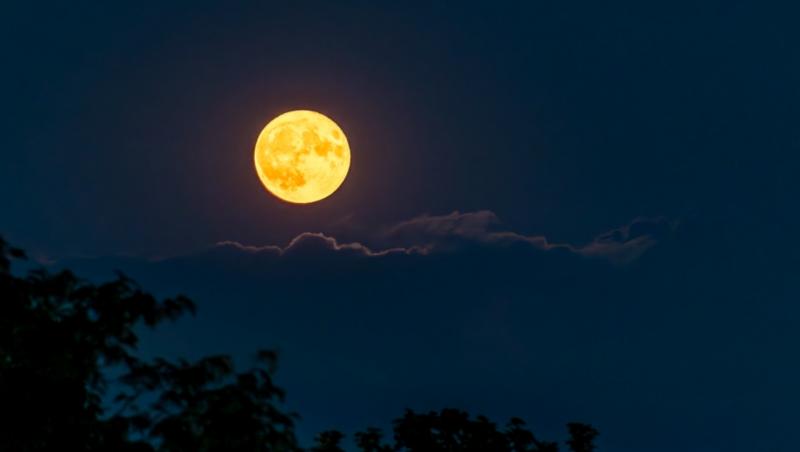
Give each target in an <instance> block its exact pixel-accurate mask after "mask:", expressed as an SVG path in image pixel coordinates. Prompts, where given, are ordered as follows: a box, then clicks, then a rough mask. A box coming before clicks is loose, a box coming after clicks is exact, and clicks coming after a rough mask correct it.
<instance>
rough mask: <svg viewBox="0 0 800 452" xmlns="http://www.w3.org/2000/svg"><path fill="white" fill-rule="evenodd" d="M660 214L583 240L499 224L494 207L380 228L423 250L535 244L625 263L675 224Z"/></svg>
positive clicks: (398, 243) (399, 242) (393, 238)
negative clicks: (580, 242) (554, 240)
mask: <svg viewBox="0 0 800 452" xmlns="http://www.w3.org/2000/svg"><path fill="white" fill-rule="evenodd" d="M674 227H675V224H674V223H669V222H667V221H666V220H664V219H663V218H655V219H648V218H637V219H636V220H634V221H633V222H632V223H631V224H629V225H625V226H623V227H620V228H617V229H614V230H612V231H609V232H606V233H603V234H601V235H599V236H597V238H595V239H594V240H593V241H592V242H590V243H588V244H585V245H574V244H569V243H551V242H549V241H548V240H547V238H546V237H544V236H536V235H524V234H520V233H517V232H514V231H509V230H506V229H503V227H502V222H501V221H500V220H499V218H498V217H497V215H495V214H494V212H491V211H488V210H481V211H477V212H467V213H460V212H458V211H454V212H452V213H450V214H447V215H439V216H430V215H423V216H420V217H417V218H413V219H411V220H408V221H404V222H401V223H398V224H397V225H394V226H392V227H390V228H387V229H386V230H384V231H383V232H382V233H381V238H382V239H383V240H384V241H385V242H386V243H393V244H395V245H396V246H413V247H416V248H417V249H423V250H426V251H427V252H443V251H455V250H458V249H461V248H463V247H464V246H469V245H470V244H471V245H483V246H488V247H513V246H519V245H522V246H529V247H531V248H533V249H536V250H541V251H551V250H562V251H567V252H570V253H574V254H577V255H581V256H585V257H593V258H605V259H608V260H610V261H613V262H616V263H628V262H631V261H633V260H635V259H636V258H638V257H640V256H641V255H642V254H644V253H645V252H646V251H647V250H648V249H650V248H651V247H652V246H654V245H655V244H656V243H657V242H658V241H659V240H661V239H663V238H665V237H666V236H667V234H668V232H669V231H670V230H672V229H674Z"/></svg>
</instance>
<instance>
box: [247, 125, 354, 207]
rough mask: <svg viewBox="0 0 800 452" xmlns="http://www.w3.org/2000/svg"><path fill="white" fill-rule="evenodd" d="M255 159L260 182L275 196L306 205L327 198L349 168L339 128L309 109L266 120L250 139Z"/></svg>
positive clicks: (348, 147)
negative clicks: (255, 135) (258, 132)
mask: <svg viewBox="0 0 800 452" xmlns="http://www.w3.org/2000/svg"><path fill="white" fill-rule="evenodd" d="M255 164H256V172H258V177H259V178H260V179H261V183H263V184H264V187H266V188H267V190H268V191H269V192H270V193H272V194H273V195H275V196H277V197H278V198H280V199H282V200H284V201H288V202H291V203H297V204H308V203H312V202H316V201H319V200H321V199H324V198H327V197H328V196H330V195H331V194H333V192H335V191H336V189H338V188H339V186H340V185H342V182H344V179H345V177H346V176H347V171H348V170H349V169H350V146H349V145H348V144H347V137H345V135H344V132H342V129H341V128H340V127H339V126H338V125H337V124H336V123H335V122H333V120H331V119H330V118H328V117H327V116H325V115H323V114H321V113H317V112H315V111H309V110H295V111H290V112H287V113H284V114H282V115H280V116H278V117H276V118H275V119H273V120H272V121H270V122H269V123H268V124H267V125H266V126H265V127H264V130H262V131H261V134H260V135H259V136H258V140H257V141H256V149H255Z"/></svg>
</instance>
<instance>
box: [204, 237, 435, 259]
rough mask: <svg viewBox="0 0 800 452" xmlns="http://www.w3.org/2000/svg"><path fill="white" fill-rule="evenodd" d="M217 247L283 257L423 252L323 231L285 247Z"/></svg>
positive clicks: (229, 244)
mask: <svg viewBox="0 0 800 452" xmlns="http://www.w3.org/2000/svg"><path fill="white" fill-rule="evenodd" d="M216 247H219V248H233V249H237V250H239V251H244V252H246V253H254V254H272V255H275V256H282V257H303V256H305V257H308V256H315V255H319V254H325V253H341V254H343V255H349V256H360V257H379V256H387V255H390V254H411V253H417V252H422V250H419V249H417V248H416V247H409V248H402V247H396V248H387V249H383V250H380V251H373V250H371V249H370V248H369V247H367V246H366V245H363V244H361V243H358V242H352V243H339V242H338V241H337V240H336V239H335V238H334V237H330V236H327V235H325V234H323V233H321V232H304V233H302V234H300V235H298V236H297V237H295V238H293V239H292V240H291V241H290V242H289V244H288V245H286V246H285V247H283V248H281V247H279V246H275V245H267V246H250V245H243V244H241V243H239V242H236V241H232V240H226V241H222V242H217V244H216Z"/></svg>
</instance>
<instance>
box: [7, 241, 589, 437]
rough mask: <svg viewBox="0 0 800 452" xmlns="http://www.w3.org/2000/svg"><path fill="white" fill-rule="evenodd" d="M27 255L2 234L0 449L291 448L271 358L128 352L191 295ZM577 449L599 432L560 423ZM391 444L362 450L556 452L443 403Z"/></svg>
mask: <svg viewBox="0 0 800 452" xmlns="http://www.w3.org/2000/svg"><path fill="white" fill-rule="evenodd" d="M21 259H25V255H24V253H23V252H22V251H21V250H19V249H16V248H12V247H10V246H8V244H7V243H6V242H5V241H3V240H2V238H0V418H1V419H3V420H4V422H0V450H2V451H6V450H8V451H19V452H28V451H37V452H38V451H50V450H74V451H84V452H95V451H119V452H154V451H160V452H259V451H274V452H283V451H287V452H293V451H301V450H302V449H301V448H300V446H299V445H298V441H297V439H296V437H295V433H294V423H295V420H296V418H297V416H296V415H295V414H292V413H287V412H285V411H284V409H283V408H282V402H283V399H284V392H283V390H282V389H281V388H279V387H277V386H276V385H275V384H274V382H273V375H274V372H275V363H276V359H277V357H276V355H275V353H274V352H271V351H266V350H265V351H260V352H258V354H257V356H256V359H255V363H254V366H253V367H252V368H250V369H248V370H245V371H243V372H240V371H236V369H235V367H234V363H233V362H232V360H231V358H230V357H228V356H224V355H219V356H209V357H205V358H202V359H199V360H197V361H195V362H189V361H186V360H178V361H174V362H173V361H169V360H166V359H160V358H159V359H154V360H151V361H145V360H143V359H141V358H140V357H138V356H137V355H136V348H137V344H138V337H137V334H136V329H137V328H139V327H141V326H147V327H156V326H158V325H161V324H163V323H164V322H166V321H171V320H175V319H177V318H179V317H180V316H182V315H185V314H194V311H195V305H194V304H193V303H192V301H191V300H189V299H187V298H185V297H182V296H178V297H174V298H167V299H164V300H157V299H156V298H155V297H153V296H152V295H150V294H148V293H146V292H144V291H143V290H142V289H141V288H140V287H139V286H138V285H136V283H134V282H133V281H132V280H130V279H129V278H127V277H126V276H124V275H123V274H118V275H117V278H116V279H115V280H113V281H111V282H107V283H103V284H99V285H95V284H92V283H89V282H87V281H84V280H81V279H79V278H77V277H76V276H75V275H74V274H72V273H71V272H69V271H60V272H55V273H53V272H49V271H47V270H45V269H35V270H31V271H29V272H28V273H27V274H26V275H24V276H18V275H16V274H14V273H13V272H12V262H13V261H14V260H21ZM568 430H569V433H570V439H569V440H568V441H567V445H568V446H569V447H570V450H572V451H573V452H592V451H594V450H595V446H594V440H595V438H596V436H597V434H598V433H597V430H595V429H594V428H593V427H591V426H588V425H585V424H579V423H570V424H568ZM393 433H394V435H393V442H391V443H386V442H384V440H383V433H382V432H381V431H380V430H379V429H376V428H369V429H367V430H365V431H363V432H358V433H356V434H355V435H354V439H355V446H356V447H357V448H358V450H360V451H362V452H389V451H398V452H402V451H405V452H437V451H448V452H555V451H557V450H558V445H557V444H556V443H550V442H542V441H539V440H537V438H536V437H535V436H534V435H533V434H532V433H531V432H530V431H529V430H527V428H526V427H525V423H524V422H523V421H522V420H521V419H518V418H512V419H511V421H510V422H509V423H508V424H507V426H506V427H505V428H503V429H498V427H497V425H496V424H495V423H493V422H491V421H490V420H489V419H487V418H485V417H482V416H478V417H476V418H473V417H471V416H470V415H469V414H468V413H466V412H463V411H459V410H454V409H444V410H441V411H439V412H430V413H415V412H413V411H410V410H409V411H406V413H405V414H404V415H403V416H402V417H400V418H398V419H397V420H395V421H394V426H393ZM343 439H344V435H343V434H342V433H341V432H338V431H335V430H330V431H325V432H322V433H320V434H319V435H317V438H316V445H315V446H314V447H313V448H312V449H311V451H313V452H340V451H343V450H344V449H343V448H342V442H343Z"/></svg>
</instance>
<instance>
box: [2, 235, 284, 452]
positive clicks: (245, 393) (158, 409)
mask: <svg viewBox="0 0 800 452" xmlns="http://www.w3.org/2000/svg"><path fill="white" fill-rule="evenodd" d="M22 258H24V254H23V253H22V252H21V251H20V250H17V249H14V248H10V247H9V246H8V245H7V244H6V242H5V241H2V240H1V239H0V294H1V295H2V296H1V297H0V299H1V300H2V302H0V401H2V403H0V417H2V419H5V420H7V421H6V422H3V423H0V450H10V451H40V450H41V451H44V450H53V449H56V448H57V449H58V450H76V451H108V450H119V451H126V450H131V451H134V450H135V451H148V450H154V449H155V448H156V446H157V448H158V450H162V451H170V452H171V451H188V450H192V451H222V450H226V451H262V450H263V451H267V450H269V451H283V450H298V449H299V448H298V447H297V443H296V440H295V436H294V431H293V422H294V418H293V416H292V415H289V414H286V413H284V412H282V411H281V410H280V409H279V408H278V406H277V404H276V403H277V402H280V400H282V397H283V391H282V390H280V389H279V388H277V387H276V386H275V385H274V384H273V383H272V372H273V370H274V362H275V356H274V354H273V353H271V352H261V353H260V354H259V356H258V361H257V363H256V366H255V367H254V368H253V369H251V370H249V371H246V372H243V373H236V372H235V370H234V367H233V363H232V362H231V360H230V358H229V357H226V356H216V357H208V358H204V359H201V360H199V361H197V362H194V363H190V362H187V361H179V362H177V363H173V362H170V361H167V360H163V359H157V360H154V361H153V362H145V361H143V360H141V359H140V358H138V357H136V356H135V351H136V346H137V343H138V337H137V335H136V332H135V328H136V327H137V326H139V325H146V326H150V327H155V326H157V325H159V324H161V323H163V322H164V321H166V320H174V319H176V318H178V317H179V316H181V315H183V314H185V313H190V314H193V313H194V309H195V307H194V304H193V303H192V302H191V301H190V300H188V299H187V298H185V297H175V298H168V299H165V300H161V301H159V300H156V299H155V298H154V297H153V296H152V295H150V294H148V293H145V292H143V291H142V290H141V289H140V288H139V287H138V286H137V285H136V284H135V283H134V282H133V281H131V280H130V279H128V278H127V277H125V276H124V275H122V274H118V276H117V279H116V280H114V281H111V282H108V283H105V284H100V285H94V284H91V283H89V282H86V281H82V280H80V279H78V278H77V277H76V276H75V275H73V274H72V273H71V272H69V271H62V272H58V273H49V272H47V271H45V270H43V269H37V270H33V271H31V272H29V273H28V274H27V275H26V276H24V277H20V276H16V275H14V274H12V272H11V261H12V260H13V259H22ZM110 374H116V375H118V377H116V378H114V379H112V378H111V377H110V376H109V375H110ZM111 385H114V386H115V387H121V388H122V389H120V390H119V394H117V395H116V397H114V399H113V400H114V402H115V404H116V405H117V406H116V407H115V410H114V411H113V412H112V411H111V410H109V409H108V408H109V407H108V406H107V405H108V404H107V403H104V401H105V400H107V399H108V396H110V394H109V387H110V386H111ZM145 400H150V403H145V406H142V404H143V403H144V402H143V401H145ZM132 438H138V439H132Z"/></svg>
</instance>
